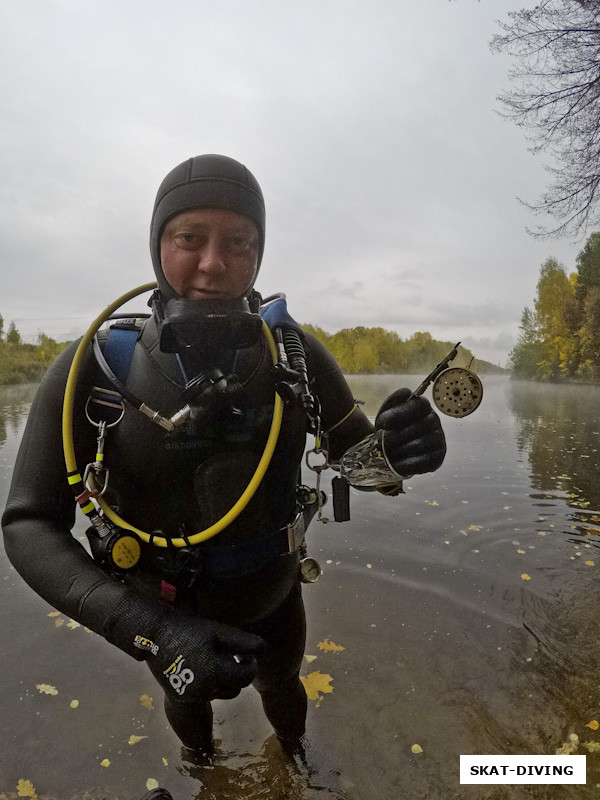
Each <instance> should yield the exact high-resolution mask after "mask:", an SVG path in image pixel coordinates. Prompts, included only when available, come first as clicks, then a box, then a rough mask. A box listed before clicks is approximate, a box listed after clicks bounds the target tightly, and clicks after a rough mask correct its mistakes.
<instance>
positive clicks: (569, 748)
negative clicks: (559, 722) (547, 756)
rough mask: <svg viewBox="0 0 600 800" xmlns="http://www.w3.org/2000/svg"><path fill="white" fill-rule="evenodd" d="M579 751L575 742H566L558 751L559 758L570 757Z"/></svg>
mask: <svg viewBox="0 0 600 800" xmlns="http://www.w3.org/2000/svg"><path fill="white" fill-rule="evenodd" d="M576 751H577V745H576V744H574V743H573V742H565V743H564V744H562V745H561V746H560V747H559V748H558V749H557V751H556V755H557V756H570V755H572V754H573V753H575V752H576Z"/></svg>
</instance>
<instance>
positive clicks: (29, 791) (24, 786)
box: [17, 778, 37, 800]
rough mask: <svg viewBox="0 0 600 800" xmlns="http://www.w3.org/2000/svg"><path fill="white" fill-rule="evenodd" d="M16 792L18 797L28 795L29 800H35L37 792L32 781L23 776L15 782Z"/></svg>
mask: <svg viewBox="0 0 600 800" xmlns="http://www.w3.org/2000/svg"><path fill="white" fill-rule="evenodd" d="M17 794H18V795H19V797H30V798H31V800H37V794H36V793H35V789H34V788H33V783H32V782H31V781H26V780H24V779H23V778H21V779H20V781H19V782H18V784H17Z"/></svg>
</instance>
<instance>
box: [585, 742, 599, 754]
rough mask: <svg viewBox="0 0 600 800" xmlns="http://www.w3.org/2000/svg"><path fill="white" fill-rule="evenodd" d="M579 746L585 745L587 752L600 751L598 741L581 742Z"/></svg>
mask: <svg viewBox="0 0 600 800" xmlns="http://www.w3.org/2000/svg"><path fill="white" fill-rule="evenodd" d="M581 746H582V747H585V749H586V750H587V751H588V752H589V753H600V742H594V741H591V742H582V743H581Z"/></svg>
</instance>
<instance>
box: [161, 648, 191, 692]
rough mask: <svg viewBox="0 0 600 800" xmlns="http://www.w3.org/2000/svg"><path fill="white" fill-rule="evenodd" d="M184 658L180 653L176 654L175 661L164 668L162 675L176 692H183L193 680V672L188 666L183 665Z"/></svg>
mask: <svg viewBox="0 0 600 800" xmlns="http://www.w3.org/2000/svg"><path fill="white" fill-rule="evenodd" d="M184 662H185V659H184V657H183V656H182V655H179V656H177V658H176V659H175V661H174V662H173V663H172V664H171V666H170V667H168V669H166V670H165V671H164V673H163V675H166V676H167V678H168V679H169V683H170V684H171V686H172V687H173V689H175V691H176V692H177V694H183V693H184V692H185V690H186V689H187V687H188V686H189V684H190V683H191V682H192V681H193V680H194V673H193V672H192V670H191V669H189V668H188V667H184V666H183V664H184Z"/></svg>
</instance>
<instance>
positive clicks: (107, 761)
mask: <svg viewBox="0 0 600 800" xmlns="http://www.w3.org/2000/svg"><path fill="white" fill-rule="evenodd" d="M100 766H101V767H110V761H109V760H108V758H105V759H104V760H103V761H101V762H100Z"/></svg>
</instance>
